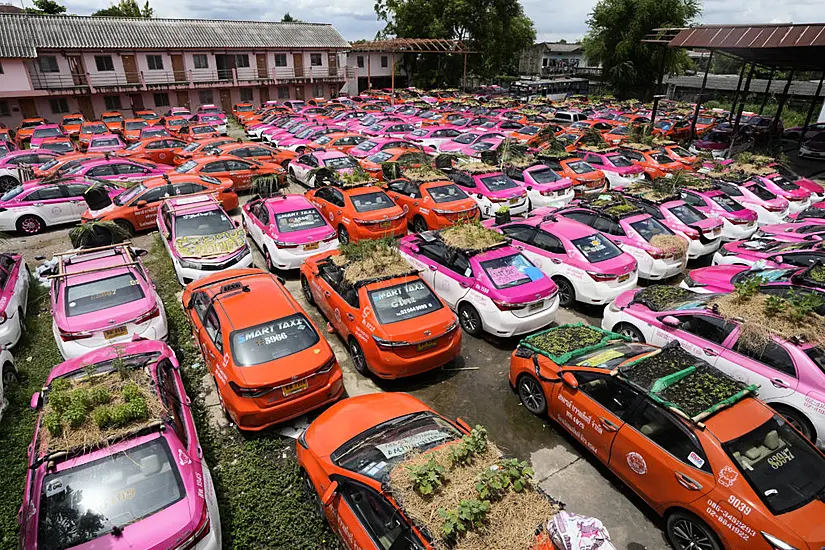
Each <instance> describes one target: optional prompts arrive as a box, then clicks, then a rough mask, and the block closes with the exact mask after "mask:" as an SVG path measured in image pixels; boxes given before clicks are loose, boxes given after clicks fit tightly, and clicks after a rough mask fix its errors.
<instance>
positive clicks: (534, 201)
mask: <svg viewBox="0 0 825 550" xmlns="http://www.w3.org/2000/svg"><path fill="white" fill-rule="evenodd" d="M504 173H505V174H507V175H508V176H509V177H510V179H512V180H513V181H514V182H516V184H518V185H519V186H521V187H524V188H525V189H526V190H527V203H528V207H527V210H528V211H530V210H532V209H534V208H543V207H555V208H560V207H562V206H564V205H566V204H568V203H569V202H570V201H572V200H573V198H574V197H575V194H576V192H575V190H574V189H573V180H571V179H570V178H566V177H563V176H560V175H559V174H558V173H557V172H555V171H554V170H553V169H552V168H550V167H549V166H547V165H546V164H537V165H535V166H530V167H527V168H518V167H515V166H508V167H507V168H506V169H505V170H504Z"/></svg>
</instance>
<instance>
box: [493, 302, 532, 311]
mask: <svg viewBox="0 0 825 550" xmlns="http://www.w3.org/2000/svg"><path fill="white" fill-rule="evenodd" d="M493 303H494V304H495V305H496V307H497V308H498V309H500V310H501V311H513V310H515V309H524V308H525V306H526V305H527V304H511V303H510V302H505V301H502V300H493Z"/></svg>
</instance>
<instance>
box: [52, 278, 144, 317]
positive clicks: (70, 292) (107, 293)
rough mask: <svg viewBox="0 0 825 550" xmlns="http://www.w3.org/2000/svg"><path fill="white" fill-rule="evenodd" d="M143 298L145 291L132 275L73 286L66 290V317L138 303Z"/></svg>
mask: <svg viewBox="0 0 825 550" xmlns="http://www.w3.org/2000/svg"><path fill="white" fill-rule="evenodd" d="M143 297H144V294H143V289H142V288H140V283H139V282H138V280H137V278H136V277H135V276H134V275H133V274H132V273H124V274H122V275H115V276H114V277H107V278H105V279H97V280H95V281H89V282H88V283H82V284H79V285H72V286H69V287H68V288H67V289H66V316H68V317H75V316H77V315H85V314H87V313H94V312H96V311H101V310H104V309H109V308H112V307H118V306H122V305H123V304H128V303H130V302H136V301H137V300H142V299H143Z"/></svg>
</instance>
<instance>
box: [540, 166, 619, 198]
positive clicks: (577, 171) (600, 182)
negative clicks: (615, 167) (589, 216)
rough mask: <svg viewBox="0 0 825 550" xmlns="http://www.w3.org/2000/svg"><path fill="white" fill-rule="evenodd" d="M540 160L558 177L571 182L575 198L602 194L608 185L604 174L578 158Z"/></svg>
mask: <svg viewBox="0 0 825 550" xmlns="http://www.w3.org/2000/svg"><path fill="white" fill-rule="evenodd" d="M542 160H543V162H544V164H546V165H547V166H549V167H550V169H551V170H553V171H554V172H556V173H557V174H558V175H559V176H561V177H563V178H570V180H571V181H572V182H573V191H574V192H575V196H576V197H577V198H581V197H584V196H592V195H594V194H597V193H602V192H604V191H606V190H607V188H608V187H609V185H610V184H609V182H608V181H607V178H605V176H604V172H602V171H601V170H599V169H598V168H594V167H593V166H591V165H590V164H588V163H587V162H584V161H583V160H581V159H579V158H566V159H549V158H547V159H542Z"/></svg>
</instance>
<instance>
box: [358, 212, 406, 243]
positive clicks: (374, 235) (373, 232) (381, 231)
mask: <svg viewBox="0 0 825 550" xmlns="http://www.w3.org/2000/svg"><path fill="white" fill-rule="evenodd" d="M347 229H348V230H349V234H350V238H351V239H352V240H353V241H359V240H362V239H379V238H381V237H403V236H404V235H406V234H407V217H406V216H403V217H401V218H399V219H397V220H392V221H391V222H389V227H386V226H384V225H383V224H381V223H368V224H360V223H357V222H356V223H351V224H350V225H349V227H347Z"/></svg>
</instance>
